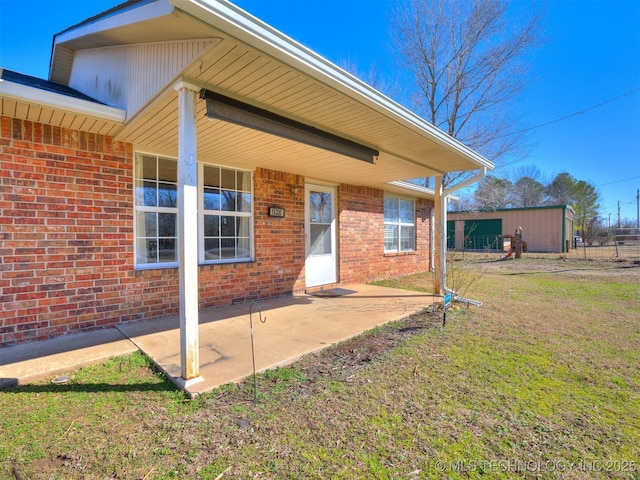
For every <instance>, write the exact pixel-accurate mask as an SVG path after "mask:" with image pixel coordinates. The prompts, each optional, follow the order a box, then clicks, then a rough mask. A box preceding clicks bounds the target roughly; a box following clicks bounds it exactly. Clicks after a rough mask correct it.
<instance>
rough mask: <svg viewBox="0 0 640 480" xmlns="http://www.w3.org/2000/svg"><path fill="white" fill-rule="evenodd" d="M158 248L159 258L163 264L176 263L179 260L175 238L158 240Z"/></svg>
mask: <svg viewBox="0 0 640 480" xmlns="http://www.w3.org/2000/svg"><path fill="white" fill-rule="evenodd" d="M158 247H159V248H158V257H159V259H160V261H161V262H175V261H177V260H178V256H177V252H176V240H175V239H174V238H161V239H160V240H158Z"/></svg>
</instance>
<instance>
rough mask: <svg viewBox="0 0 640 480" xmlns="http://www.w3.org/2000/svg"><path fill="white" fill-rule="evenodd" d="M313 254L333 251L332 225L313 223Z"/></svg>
mask: <svg viewBox="0 0 640 480" xmlns="http://www.w3.org/2000/svg"><path fill="white" fill-rule="evenodd" d="M310 228H311V232H310V233H311V249H310V251H311V254H312V255H325V254H329V253H331V225H323V224H311V226H310Z"/></svg>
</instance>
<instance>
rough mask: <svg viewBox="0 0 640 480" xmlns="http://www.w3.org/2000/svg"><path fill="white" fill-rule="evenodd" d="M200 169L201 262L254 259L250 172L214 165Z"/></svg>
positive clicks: (202, 166)
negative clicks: (252, 252)
mask: <svg viewBox="0 0 640 480" xmlns="http://www.w3.org/2000/svg"><path fill="white" fill-rule="evenodd" d="M200 168H201V170H200V178H201V183H202V187H201V191H202V195H201V197H200V198H201V200H202V207H201V208H200V211H201V212H202V214H201V220H200V224H201V229H200V230H201V232H202V235H201V238H200V244H201V248H200V252H201V254H200V261H201V262H202V263H223V262H231V261H234V262H237V261H247V260H251V243H252V242H251V237H252V234H251V233H252V223H253V222H252V221H251V220H252V214H251V213H252V201H251V196H252V195H251V172H246V171H243V170H235V169H230V168H224V167H218V166H213V165H201V166H200Z"/></svg>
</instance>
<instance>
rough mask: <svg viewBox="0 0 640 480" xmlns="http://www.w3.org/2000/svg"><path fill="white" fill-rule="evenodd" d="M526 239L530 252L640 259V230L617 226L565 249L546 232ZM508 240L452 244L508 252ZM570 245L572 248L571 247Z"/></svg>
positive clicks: (477, 238)
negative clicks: (505, 248)
mask: <svg viewBox="0 0 640 480" xmlns="http://www.w3.org/2000/svg"><path fill="white" fill-rule="evenodd" d="M523 240H524V242H525V243H526V248H525V254H526V253H556V254H558V255H563V256H566V257H567V258H578V259H579V258H582V259H619V260H631V261H640V229H636V228H627V229H617V230H614V231H613V232H612V233H611V234H609V235H607V236H606V237H600V238H599V239H598V240H597V241H592V242H587V243H583V242H578V241H575V240H574V241H573V242H569V243H570V244H569V245H566V243H565V245H564V250H565V251H564V252H563V251H562V248H561V245H562V243H561V240H560V239H559V238H550V237H545V236H543V235H535V234H532V235H527V232H524V236H523ZM504 241H505V239H504V238H503V237H502V236H501V235H498V236H489V235H476V236H469V237H468V238H465V242H464V248H462V249H460V248H458V249H455V248H452V245H451V244H449V251H451V252H463V251H468V252H485V253H495V254H496V255H504V254H505V251H504ZM567 247H568V249H567Z"/></svg>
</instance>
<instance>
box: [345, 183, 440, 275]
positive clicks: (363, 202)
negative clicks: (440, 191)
mask: <svg viewBox="0 0 640 480" xmlns="http://www.w3.org/2000/svg"><path fill="white" fill-rule="evenodd" d="M432 207H433V202H429V201H426V200H422V199H419V200H418V201H416V236H417V239H416V251H415V252H408V253H397V254H385V253H384V192H383V191H382V190H377V189H373V188H368V187H355V186H352V185H340V189H339V195H338V210H339V212H340V219H339V228H340V233H339V238H340V281H341V282H342V283H356V282H371V281H375V280H384V279H389V278H394V277H399V276H402V275H407V274H411V273H419V272H424V271H426V270H429V249H430V244H429V238H430V220H429V219H430V216H431V209H432Z"/></svg>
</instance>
